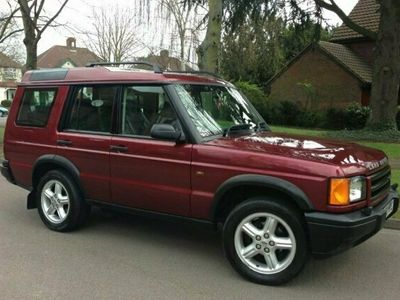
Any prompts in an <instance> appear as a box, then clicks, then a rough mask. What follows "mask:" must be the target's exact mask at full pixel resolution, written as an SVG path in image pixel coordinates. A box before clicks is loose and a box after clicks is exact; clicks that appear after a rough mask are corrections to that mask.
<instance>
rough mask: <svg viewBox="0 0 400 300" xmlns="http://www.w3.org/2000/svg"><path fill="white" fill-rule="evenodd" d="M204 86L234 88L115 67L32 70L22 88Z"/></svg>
mask: <svg viewBox="0 0 400 300" xmlns="http://www.w3.org/2000/svg"><path fill="white" fill-rule="evenodd" d="M94 81H96V82H98V83H117V84H119V83H131V82H143V83H203V84H207V83H209V84H215V83H217V84H222V85H230V84H229V83H228V82H226V81H224V80H222V79H219V78H216V77H213V76H210V75H206V74H204V75H201V74H191V73H173V72H164V73H156V72H154V71H144V70H137V69H135V70H126V69H119V68H111V67H101V66H98V67H91V68H72V69H62V68H57V69H51V70H33V71H28V72H26V73H25V74H24V76H23V78H22V85H33V84H37V85H40V84H60V83H63V84H65V83H84V82H91V83H93V82H94Z"/></svg>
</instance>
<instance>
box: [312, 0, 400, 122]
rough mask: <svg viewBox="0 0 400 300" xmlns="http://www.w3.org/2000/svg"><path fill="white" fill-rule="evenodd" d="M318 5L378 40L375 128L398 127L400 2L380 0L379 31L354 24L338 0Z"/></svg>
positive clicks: (318, 0)
mask: <svg viewBox="0 0 400 300" xmlns="http://www.w3.org/2000/svg"><path fill="white" fill-rule="evenodd" d="M315 2H316V5H317V6H319V7H321V8H324V9H327V10H330V11H332V12H334V13H336V14H337V15H338V16H339V17H340V18H341V19H342V21H343V23H344V24H346V25H347V26H348V27H349V28H351V29H353V30H354V31H356V32H358V33H360V34H362V35H364V36H366V37H370V38H371V39H374V40H376V47H375V52H374V56H375V60H374V67H373V78H372V91H371V101H370V107H371V116H370V119H369V120H368V123H367V126H368V127H370V128H372V129H382V128H383V129H397V125H396V114H397V112H398V108H397V105H398V98H399V85H400V59H399V57H400V31H399V30H398V29H399V28H400V1H398V0H378V1H377V2H378V3H379V4H380V16H381V18H380V24H379V29H378V33H375V32H371V31H370V30H367V29H366V28H363V27H361V26H359V25H358V24H356V23H354V22H353V21H352V20H351V19H350V18H349V17H348V16H346V14H345V13H344V12H343V11H342V10H341V9H340V7H339V6H338V5H337V4H336V2H335V1H334V0H315Z"/></svg>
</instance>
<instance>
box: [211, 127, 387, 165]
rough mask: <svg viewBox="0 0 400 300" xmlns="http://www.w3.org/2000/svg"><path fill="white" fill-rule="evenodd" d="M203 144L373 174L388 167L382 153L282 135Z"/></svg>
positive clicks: (255, 134) (352, 145) (253, 136)
mask: <svg viewBox="0 0 400 300" xmlns="http://www.w3.org/2000/svg"><path fill="white" fill-rule="evenodd" d="M207 144H213V145H215V146H219V147H227V148H233V149H236V150H242V151H257V152H264V153H266V154H270V155H281V156H286V157H292V158H297V159H304V160H312V161H318V162H323V163H328V164H332V165H336V166H341V167H362V168H365V169H366V170H367V171H373V170H375V169H378V168H380V167H382V166H384V165H387V163H388V159H387V157H386V155H385V153H383V152H382V151H380V150H376V149H372V148H368V147H365V146H361V145H358V144H355V143H349V142H342V141H332V140H328V139H320V138H315V137H305V136H297V135H289V134H284V133H274V132H260V133H254V134H251V135H246V136H231V137H222V138H219V139H216V140H213V141H211V142H208V143H207ZM354 171H356V170H354Z"/></svg>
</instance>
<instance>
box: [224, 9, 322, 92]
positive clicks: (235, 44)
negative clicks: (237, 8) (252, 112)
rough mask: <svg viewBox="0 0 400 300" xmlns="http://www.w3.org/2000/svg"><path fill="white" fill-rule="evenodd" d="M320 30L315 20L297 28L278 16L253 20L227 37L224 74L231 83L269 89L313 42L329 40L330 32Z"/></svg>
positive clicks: (225, 38) (225, 40)
mask: <svg viewBox="0 0 400 300" xmlns="http://www.w3.org/2000/svg"><path fill="white" fill-rule="evenodd" d="M319 27H320V26H319V24H317V23H315V21H313V20H308V21H306V22H304V23H303V24H295V23H290V22H289V23H288V21H287V20H285V19H284V18H283V17H282V16H275V15H271V16H269V17H267V18H265V19H264V20H261V21H259V22H257V23H256V22H254V21H251V20H249V21H247V22H246V23H245V24H242V25H239V26H237V28H236V30H233V31H231V32H229V33H227V34H225V35H224V38H223V54H222V56H221V71H222V73H223V74H224V75H225V76H226V77H227V78H229V79H231V80H234V81H238V80H240V81H249V82H252V83H256V84H257V85H259V86H261V87H264V88H265V87H266V83H267V82H268V81H269V79H270V78H271V77H272V76H273V75H275V74H276V72H278V71H279V70H280V69H281V68H282V67H283V66H284V65H285V64H286V63H287V62H288V61H289V60H291V59H293V58H294V57H295V56H296V55H298V54H299V53H300V52H301V51H302V50H303V49H304V48H305V47H306V46H308V45H309V44H310V43H311V42H314V41H316V40H320V39H322V40H328V39H329V37H330V32H329V31H328V30H327V29H323V28H322V29H320V28H319ZM317 33H319V34H317ZM238 61H240V64H239V63H237V62H238Z"/></svg>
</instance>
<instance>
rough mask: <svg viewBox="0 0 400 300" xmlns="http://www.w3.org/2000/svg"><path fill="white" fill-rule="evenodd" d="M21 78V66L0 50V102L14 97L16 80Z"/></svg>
mask: <svg viewBox="0 0 400 300" xmlns="http://www.w3.org/2000/svg"><path fill="white" fill-rule="evenodd" d="M21 78H22V66H21V65H20V64H19V63H17V62H16V61H14V60H13V59H11V58H10V57H8V56H7V55H5V54H4V53H1V52H0V102H1V101H3V100H12V99H13V98H14V95H15V91H16V89H17V82H19V81H21Z"/></svg>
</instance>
